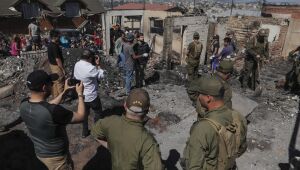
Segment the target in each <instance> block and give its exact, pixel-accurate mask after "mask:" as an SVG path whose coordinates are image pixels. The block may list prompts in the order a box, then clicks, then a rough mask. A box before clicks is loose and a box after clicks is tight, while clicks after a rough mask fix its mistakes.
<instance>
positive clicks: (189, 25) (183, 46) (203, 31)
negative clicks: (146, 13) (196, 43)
mask: <svg viewBox="0 0 300 170" xmlns="http://www.w3.org/2000/svg"><path fill="white" fill-rule="evenodd" d="M171 19H172V22H170V24H172V25H167V26H166V27H167V28H165V29H171V30H170V31H172V32H173V28H175V27H182V28H185V29H184V30H183V29H182V30H183V36H182V37H180V36H181V35H178V34H177V35H176V34H174V33H173V34H172V36H171V37H166V38H170V39H171V40H169V41H168V40H166V41H168V42H171V43H172V44H171V47H172V49H171V50H172V52H173V54H174V53H175V54H176V53H179V55H180V58H179V59H177V60H178V61H179V62H180V64H183V65H185V64H186V62H185V59H186V54H187V47H188V45H189V43H191V42H192V41H193V34H194V32H198V33H199V34H200V42H201V43H202V44H203V51H202V55H201V59H200V62H201V63H204V59H205V52H206V44H207V35H208V18H207V17H206V16H191V17H173V18H171ZM164 50H165V49H164ZM166 54H167V53H163V55H166Z"/></svg>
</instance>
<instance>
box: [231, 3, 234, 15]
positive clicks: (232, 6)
mask: <svg viewBox="0 0 300 170" xmlns="http://www.w3.org/2000/svg"><path fill="white" fill-rule="evenodd" d="M233 5H234V4H233V0H231V9H230V16H232V9H233Z"/></svg>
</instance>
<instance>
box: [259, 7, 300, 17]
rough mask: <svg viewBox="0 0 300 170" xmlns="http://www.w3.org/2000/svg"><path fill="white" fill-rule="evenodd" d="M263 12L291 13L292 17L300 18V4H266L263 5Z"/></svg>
mask: <svg viewBox="0 0 300 170" xmlns="http://www.w3.org/2000/svg"><path fill="white" fill-rule="evenodd" d="M262 13H265V14H272V13H276V14H291V15H292V18H294V19H300V6H276V5H265V6H263V9H262Z"/></svg>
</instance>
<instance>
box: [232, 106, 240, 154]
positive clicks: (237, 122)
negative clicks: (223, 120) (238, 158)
mask: <svg viewBox="0 0 300 170" xmlns="http://www.w3.org/2000/svg"><path fill="white" fill-rule="evenodd" d="M232 122H233V123H234V125H235V126H236V127H237V129H238V130H237V131H236V133H235V135H236V140H235V142H236V153H237V152H238V150H239V147H240V145H241V122H240V118H239V113H238V112H236V111H234V110H233V112H232Z"/></svg>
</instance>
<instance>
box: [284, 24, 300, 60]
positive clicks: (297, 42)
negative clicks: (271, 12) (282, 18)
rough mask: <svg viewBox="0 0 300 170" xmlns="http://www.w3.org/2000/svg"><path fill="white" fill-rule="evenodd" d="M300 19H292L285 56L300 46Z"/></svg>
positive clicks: (285, 46)
mask: <svg viewBox="0 0 300 170" xmlns="http://www.w3.org/2000/svg"><path fill="white" fill-rule="evenodd" d="M299 37H300V19H292V20H291V22H290V25H289V28H288V32H287V36H286V41H285V44H284V48H283V56H285V57H286V56H288V54H289V52H290V51H291V50H294V49H295V48H296V47H298V46H300V38H299Z"/></svg>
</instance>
